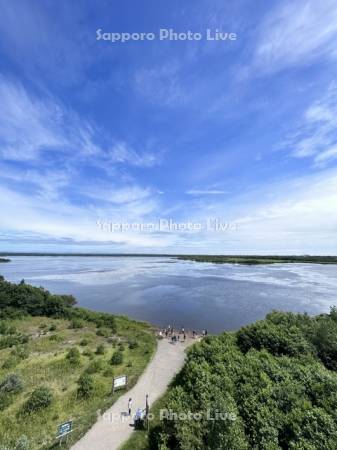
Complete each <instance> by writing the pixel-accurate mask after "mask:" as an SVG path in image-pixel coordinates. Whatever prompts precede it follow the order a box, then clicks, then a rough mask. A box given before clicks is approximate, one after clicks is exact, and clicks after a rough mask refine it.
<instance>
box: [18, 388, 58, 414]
mask: <svg viewBox="0 0 337 450" xmlns="http://www.w3.org/2000/svg"><path fill="white" fill-rule="evenodd" d="M52 401H53V394H52V393H51V391H50V390H49V389H48V388H47V387H46V386H40V387H38V388H37V389H35V390H34V391H33V392H32V393H31V395H30V397H29V399H28V400H27V401H26V403H24V405H23V412H24V413H33V412H36V411H40V410H42V409H45V408H47V407H48V406H49V405H50V404H51V403H52Z"/></svg>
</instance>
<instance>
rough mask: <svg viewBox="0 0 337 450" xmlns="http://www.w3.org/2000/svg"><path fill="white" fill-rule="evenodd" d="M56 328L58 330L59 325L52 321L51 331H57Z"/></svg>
mask: <svg viewBox="0 0 337 450" xmlns="http://www.w3.org/2000/svg"><path fill="white" fill-rule="evenodd" d="M56 330H57V326H56V325H55V324H54V323H52V324H51V325H50V327H49V331H56Z"/></svg>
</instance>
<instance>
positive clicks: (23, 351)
mask: <svg viewBox="0 0 337 450" xmlns="http://www.w3.org/2000/svg"><path fill="white" fill-rule="evenodd" d="M11 354H12V355H13V356H15V357H16V358H18V359H27V358H28V356H29V350H28V347H27V346H26V345H18V346H16V347H14V349H13V350H12V351H11Z"/></svg>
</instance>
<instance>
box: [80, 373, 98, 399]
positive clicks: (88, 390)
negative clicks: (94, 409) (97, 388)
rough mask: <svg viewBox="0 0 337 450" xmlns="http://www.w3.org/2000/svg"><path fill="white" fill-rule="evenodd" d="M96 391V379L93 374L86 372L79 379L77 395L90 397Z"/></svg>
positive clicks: (85, 397)
mask: <svg viewBox="0 0 337 450" xmlns="http://www.w3.org/2000/svg"><path fill="white" fill-rule="evenodd" d="M93 392H94V380H93V378H92V376H91V375H89V374H88V373H84V374H83V375H81V377H80V378H79V380H78V388H77V396H78V397H79V398H84V399H88V398H90V397H91V396H92V394H93Z"/></svg>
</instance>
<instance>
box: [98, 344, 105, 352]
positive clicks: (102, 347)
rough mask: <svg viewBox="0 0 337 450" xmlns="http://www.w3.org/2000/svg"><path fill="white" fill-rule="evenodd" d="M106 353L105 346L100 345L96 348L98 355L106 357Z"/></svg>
mask: <svg viewBox="0 0 337 450" xmlns="http://www.w3.org/2000/svg"><path fill="white" fill-rule="evenodd" d="M104 353H105V347H104V345H103V344H100V345H98V346H97V348H96V355H104Z"/></svg>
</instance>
